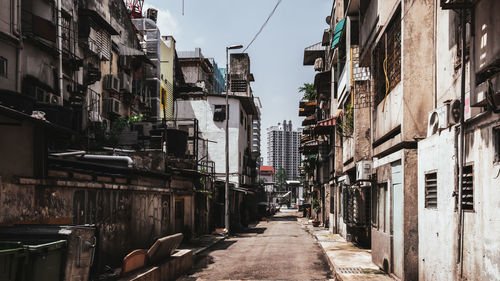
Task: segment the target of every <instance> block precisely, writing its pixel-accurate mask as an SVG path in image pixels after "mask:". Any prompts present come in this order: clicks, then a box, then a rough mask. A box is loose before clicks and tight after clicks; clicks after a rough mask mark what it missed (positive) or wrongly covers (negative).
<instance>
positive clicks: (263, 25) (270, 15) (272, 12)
mask: <svg viewBox="0 0 500 281" xmlns="http://www.w3.org/2000/svg"><path fill="white" fill-rule="evenodd" d="M280 3H281V0H278V2H277V3H276V6H274V9H273V10H272V11H271V13H270V14H269V16H268V17H267V19H266V21H265V22H264V24H262V26H261V27H260V29H259V31H258V32H257V34H255V36H254V37H253V39H252V41H250V43H249V44H248V45H247V47H246V48H245V50H243V53H244V52H245V51H246V50H247V49H248V48H250V46H252V43H253V42H254V41H255V39H257V37H258V36H259V34H260V33H261V32H262V30H263V29H264V27H265V26H266V24H267V23H268V22H269V20H270V19H271V17H272V16H273V15H274V12H276V9H278V6H279V5H280Z"/></svg>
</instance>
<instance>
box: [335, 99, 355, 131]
mask: <svg viewBox="0 0 500 281" xmlns="http://www.w3.org/2000/svg"><path fill="white" fill-rule="evenodd" d="M353 131H354V108H353V107H352V105H348V106H347V108H346V109H345V111H344V114H343V115H342V117H341V120H340V122H339V126H337V133H338V134H339V135H340V136H342V137H344V138H350V137H352V133H353Z"/></svg>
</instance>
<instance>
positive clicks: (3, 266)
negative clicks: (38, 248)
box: [0, 241, 26, 281]
mask: <svg viewBox="0 0 500 281" xmlns="http://www.w3.org/2000/svg"><path fill="white" fill-rule="evenodd" d="M25 257H26V255H25V250H24V248H23V245H22V244H21V242H4V241H0V280H2V281H3V280H5V281H17V280H21V279H22V273H23V268H22V266H23V263H24V259H25Z"/></svg>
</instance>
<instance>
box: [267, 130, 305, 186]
mask: <svg viewBox="0 0 500 281" xmlns="http://www.w3.org/2000/svg"><path fill="white" fill-rule="evenodd" d="M300 137H301V132H300V131H298V130H293V128H292V121H288V122H287V121H286V120H283V124H280V123H278V126H271V127H269V128H268V129H267V162H268V165H269V166H272V167H273V168H274V170H275V171H278V169H280V168H283V169H284V170H285V172H286V176H287V179H290V180H295V179H298V178H299V167H300V153H299V145H300Z"/></svg>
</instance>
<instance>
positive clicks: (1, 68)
mask: <svg viewBox="0 0 500 281" xmlns="http://www.w3.org/2000/svg"><path fill="white" fill-rule="evenodd" d="M0 76H3V77H5V78H7V59H6V58H4V57H0Z"/></svg>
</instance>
